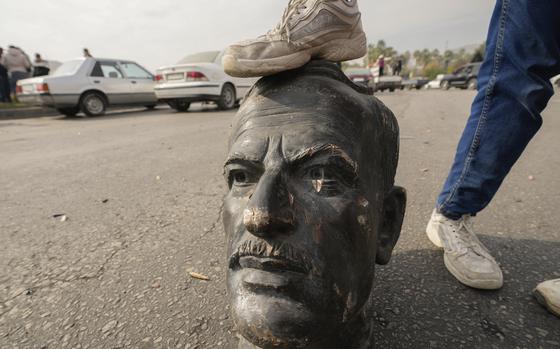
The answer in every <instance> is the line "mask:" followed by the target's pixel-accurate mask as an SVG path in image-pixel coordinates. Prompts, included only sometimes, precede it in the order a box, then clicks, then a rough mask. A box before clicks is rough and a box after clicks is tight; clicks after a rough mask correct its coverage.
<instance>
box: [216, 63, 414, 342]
mask: <svg viewBox="0 0 560 349" xmlns="http://www.w3.org/2000/svg"><path fill="white" fill-rule="evenodd" d="M398 147H399V129H398V124H397V122H396V119H395V117H394V115H393V114H392V113H391V111H390V110H389V109H387V108H386V107H385V106H384V105H383V104H382V103H381V102H380V101H378V100H377V99H375V98H374V97H372V96H370V95H368V94H366V93H365V91H363V90H362V89H361V88H360V87H358V86H356V85H354V84H353V83H352V82H351V81H349V80H348V79H347V78H346V76H345V75H344V74H343V73H342V71H340V69H339V68H338V67H337V66H336V65H334V64H332V63H328V62H311V63H309V64H308V65H307V66H305V67H303V68H300V69H298V70H294V71H288V72H284V73H280V74H277V75H274V76H269V77H265V78H262V79H261V80H259V81H258V82H257V83H256V85H255V86H254V87H253V88H252V90H251V91H250V92H249V93H248V95H247V97H246V99H245V102H244V103H243V105H242V107H241V108H240V110H239V112H238V113H237V116H236V118H235V120H234V122H233V128H232V133H231V138H230V143H229V154H228V157H227V160H226V164H225V177H226V180H227V182H228V185H229V193H228V195H227V197H226V198H225V206H224V215H223V222H224V227H225V231H226V234H227V240H228V258H229V268H228V281H227V283H228V284H227V286H228V294H229V300H230V304H231V307H232V313H233V319H234V321H235V324H236V326H237V330H238V331H239V333H240V334H241V336H242V337H243V338H242V342H244V343H245V344H244V346H243V347H257V348H323V349H325V348H368V347H369V343H370V342H371V338H370V337H371V333H370V330H369V327H368V326H367V325H366V322H365V321H364V319H363V314H364V308H365V307H366V304H367V302H368V300H369V299H370V293H371V290H372V286H373V279H374V269H375V264H376V262H377V263H378V264H386V263H388V262H389V259H390V257H391V254H392V250H393V247H394V246H395V243H396V242H397V240H398V238H399V234H400V230H401V225H402V220H403V216H404V211H405V202H406V194H405V192H404V190H403V189H402V188H399V187H394V177H395V172H396V168H397V162H398Z"/></svg>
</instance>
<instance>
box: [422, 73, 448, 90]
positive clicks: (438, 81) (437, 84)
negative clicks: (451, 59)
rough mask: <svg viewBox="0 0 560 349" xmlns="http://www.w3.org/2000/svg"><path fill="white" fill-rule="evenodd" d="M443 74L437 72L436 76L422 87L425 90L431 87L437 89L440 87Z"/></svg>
mask: <svg viewBox="0 0 560 349" xmlns="http://www.w3.org/2000/svg"><path fill="white" fill-rule="evenodd" d="M444 76H445V74H439V75H438V76H436V78H435V79H434V80H432V81H430V82H428V83H427V84H426V85H425V86H424V88H425V89H427V90H432V89H439V88H441V80H442V79H443V78H444Z"/></svg>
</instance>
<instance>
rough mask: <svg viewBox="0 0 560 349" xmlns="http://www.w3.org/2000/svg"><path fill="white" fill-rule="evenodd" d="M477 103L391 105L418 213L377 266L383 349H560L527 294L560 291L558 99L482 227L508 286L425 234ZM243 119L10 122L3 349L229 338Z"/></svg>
mask: <svg viewBox="0 0 560 349" xmlns="http://www.w3.org/2000/svg"><path fill="white" fill-rule="evenodd" d="M473 96H474V94H473V93H472V92H466V91H455V90H452V91H413V92H396V93H394V94H388V93H387V94H380V95H379V97H380V99H381V100H383V101H384V102H385V103H386V104H387V105H388V106H389V107H390V108H391V109H392V110H393V111H394V112H395V114H396V115H397V117H398V120H399V122H400V125H401V134H402V140H401V161H400V167H399V172H398V179H397V182H398V184H400V185H402V186H404V187H406V188H407V189H408V193H409V204H408V208H407V216H406V220H405V225H404V229H403V233H402V237H401V239H400V241H399V244H398V247H397V249H396V251H395V255H394V258H393V260H392V262H391V264H390V265H388V266H386V267H382V268H379V269H378V274H377V279H376V287H375V302H376V304H377V307H378V308H377V312H376V314H375V316H374V323H375V326H376V331H377V343H378V348H560V319H557V318H555V317H554V316H552V315H550V314H549V313H547V312H546V310H544V309H543V308H541V307H540V306H539V305H538V304H537V303H536V301H535V300H534V299H533V298H532V296H531V291H532V289H533V288H534V287H535V286H536V285H537V283H539V282H541V281H543V280H546V279H550V278H560V231H559V230H558V226H560V216H559V215H558V207H560V177H559V176H558V173H560V155H559V150H560V147H559V145H560V138H559V137H558V135H559V134H560V119H559V118H558V116H559V115H560V97H555V99H553V100H552V101H551V103H550V105H549V108H548V109H547V111H546V112H545V124H544V127H543V129H542V130H541V132H540V133H539V135H538V136H537V137H536V139H535V140H534V141H533V142H532V143H531V145H530V146H529V148H528V149H527V151H526V153H525V154H524V156H523V157H522V159H521V160H520V162H519V163H518V165H517V166H516V167H515V169H514V171H513V172H512V173H511V175H510V176H509V178H508V179H507V181H506V182H505V184H504V186H503V187H502V190H501V191H500V193H499V194H498V196H497V197H496V198H495V200H494V202H493V203H492V204H491V205H490V207H489V208H488V209H487V210H485V211H484V212H483V213H481V214H480V215H479V216H478V219H477V223H476V227H477V229H478V231H479V232H480V234H481V240H482V241H483V242H484V243H486V245H487V247H488V248H489V249H490V250H491V251H492V252H493V254H494V256H495V257H496V259H497V260H498V261H499V262H500V264H501V265H502V268H503V270H504V272H505V286H504V288H503V289H502V290H500V291H495V292H481V291H476V290H472V289H469V288H467V287H464V286H462V285H460V284H459V283H457V282H456V281H455V280H454V279H453V277H452V276H451V275H450V274H449V273H448V272H447V271H446V269H445V267H444V265H443V261H442V253H441V251H439V250H437V249H436V248H435V247H434V246H432V245H431V243H430V242H429V241H428V239H427V238H426V236H425V234H424V228H425V225H426V223H427V220H428V218H429V215H430V213H431V210H432V208H433V205H434V200H435V197H436V195H437V193H438V190H439V189H440V187H441V184H442V181H443V179H444V178H445V176H446V174H447V170H448V168H449V165H450V163H451V160H452V157H453V153H454V148H455V145H456V142H457V140H458V137H459V134H460V132H461V130H462V127H463V126H464V123H465V119H466V117H467V114H468V110H469V105H470V101H471V100H472V98H473ZM232 115H233V113H232V112H218V111H216V110H215V109H213V108H212V107H205V108H203V109H199V110H197V111H193V112H189V113H175V112H173V111H171V110H169V109H159V110H156V111H152V112H145V111H126V112H116V113H112V114H111V115H109V116H106V117H103V118H93V119H85V118H84V119H81V118H73V119H64V118H62V117H44V118H30V119H19V120H0V190H1V194H0V208H1V209H0V212H1V215H0V241H1V243H0V348H10V349H11V348H49V349H50V348H181V349H183V348H191V349H193V348H222V347H226V345H227V343H231V342H232V340H233V333H232V331H233V329H232V322H231V320H230V318H229V316H228V312H229V311H228V306H227V303H226V300H225V282H224V276H225V262H224V261H225V252H224V233H223V228H222V225H221V221H220V210H221V201H222V197H223V195H224V193H225V190H226V185H225V181H224V179H223V177H222V162H223V160H224V157H225V152H226V139H227V135H228V131H229V130H228V129H229V124H230V120H231V118H232ZM55 215H56V216H57V217H56V218H55V217H54V216H55ZM58 215H65V217H66V220H65V221H64V219H62V217H61V216H58ZM190 271H194V272H197V273H201V274H204V275H207V276H208V277H210V281H201V280H197V279H193V278H191V277H190V276H189V274H188V273H189V272H190Z"/></svg>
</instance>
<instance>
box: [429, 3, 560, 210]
mask: <svg viewBox="0 0 560 349" xmlns="http://www.w3.org/2000/svg"><path fill="white" fill-rule="evenodd" d="M558 13H560V2H559V1H557V0H499V1H498V2H497V4H496V10H495V12H494V15H493V18H492V23H491V26H490V31H489V34H488V40H487V51H486V58H485V60H484V62H483V64H482V67H481V69H480V73H479V78H478V86H479V91H478V95H477V96H476V98H475V100H474V103H473V105H472V111H471V116H470V118H469V120H468V122H467V125H466V127H465V130H464V132H463V136H462V137H461V140H460V141H459V145H458V147H457V153H456V155H455V161H454V163H453V166H452V168H451V171H450V173H449V176H448V178H447V181H446V182H445V185H444V187H443V190H442V192H441V194H440V195H439V198H438V201H437V208H438V210H439V212H441V213H442V214H443V215H445V216H446V217H448V218H453V219H458V218H460V217H461V216H463V215H465V214H476V213H477V212H480V211H481V210H482V209H484V208H485V207H486V206H487V205H488V204H489V203H490V201H491V200H492V198H493V197H494V195H495V193H496V192H497V190H498V188H499V187H500V185H501V183H502V182H503V180H504V178H505V177H506V175H507V174H508V173H509V171H510V169H511V167H512V166H513V164H514V163H515V162H516V161H517V159H518V158H519V157H520V156H521V153H522V152H523V150H524V149H525V147H526V146H527V144H528V143H529V141H530V140H531V138H532V137H533V136H534V135H535V133H536V132H537V131H538V129H539V128H540V127H541V124H542V119H541V115H540V113H541V112H542V111H543V109H544V108H545V107H546V105H547V103H548V100H549V99H550V97H551V96H552V95H553V93H554V91H553V88H552V86H551V84H550V79H551V78H552V77H553V76H555V75H557V74H559V73H560V21H559V20H558V17H557V15H558Z"/></svg>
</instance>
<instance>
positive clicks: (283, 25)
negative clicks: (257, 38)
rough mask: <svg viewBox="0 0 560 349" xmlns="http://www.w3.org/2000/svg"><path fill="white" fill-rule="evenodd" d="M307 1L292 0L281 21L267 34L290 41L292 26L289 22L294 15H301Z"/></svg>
mask: <svg viewBox="0 0 560 349" xmlns="http://www.w3.org/2000/svg"><path fill="white" fill-rule="evenodd" d="M306 2H307V0H290V2H289V3H288V7H286V9H285V10H284V14H283V15H282V19H281V20H280V22H279V23H278V24H277V25H276V27H274V28H273V29H272V30H270V31H269V32H268V33H267V34H266V35H267V36H268V37H280V38H281V39H283V40H287V41H288V42H290V26H289V25H288V24H289V22H290V20H291V19H292V17H293V16H294V15H299V14H300V13H301V11H302V10H305V9H306V6H305V3H306Z"/></svg>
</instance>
